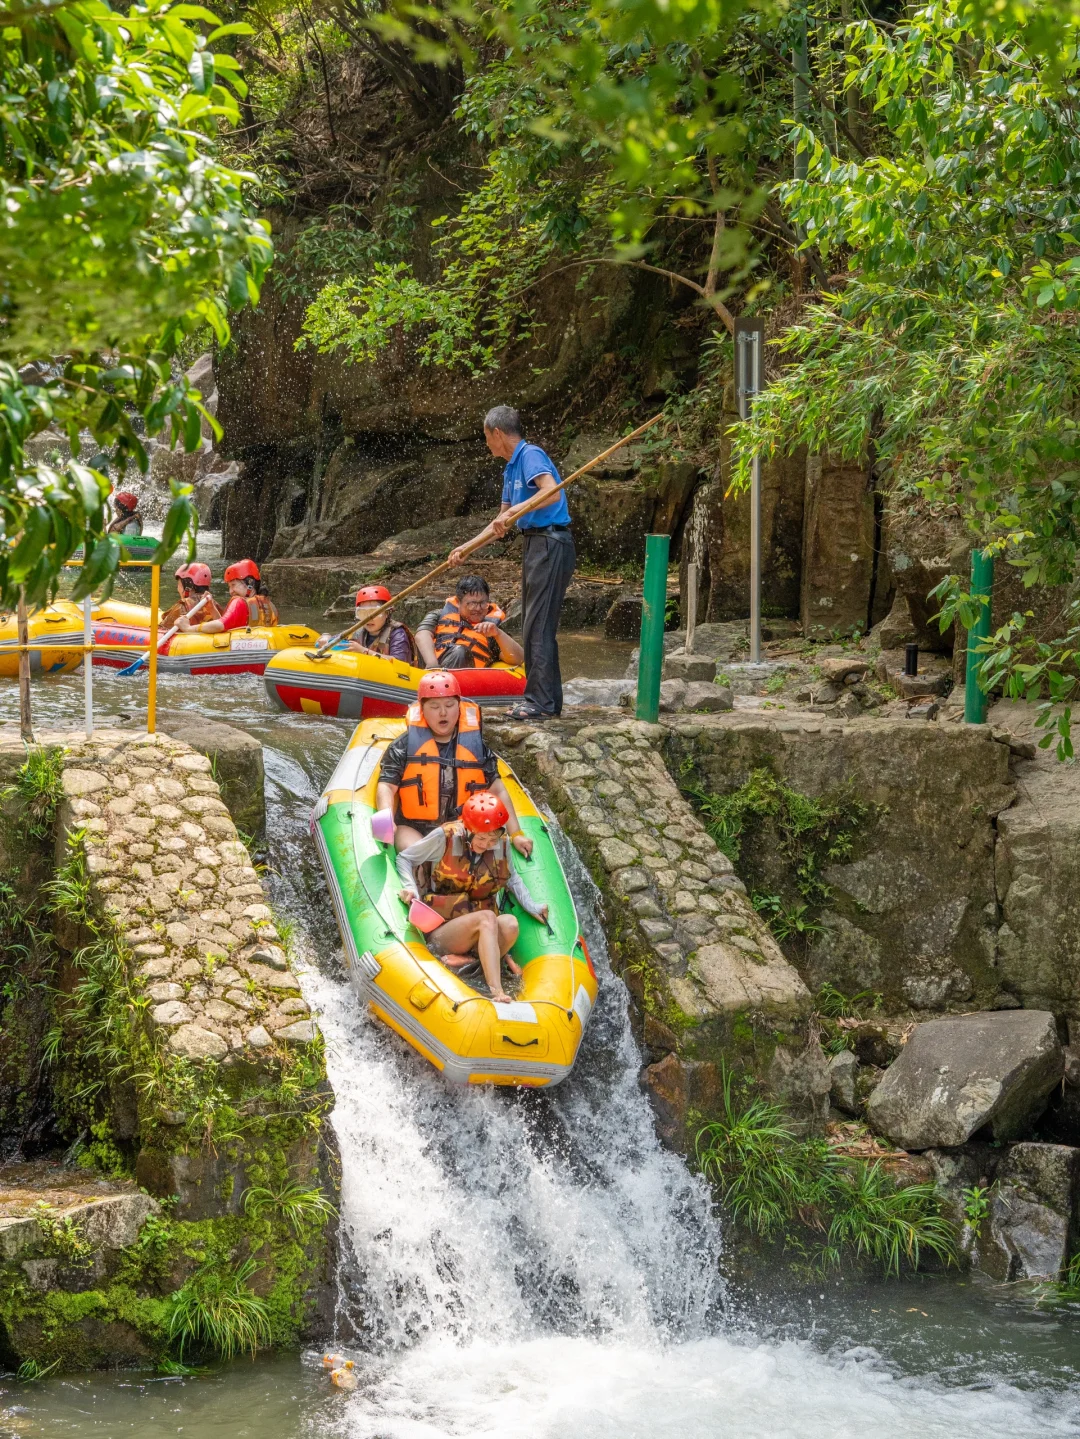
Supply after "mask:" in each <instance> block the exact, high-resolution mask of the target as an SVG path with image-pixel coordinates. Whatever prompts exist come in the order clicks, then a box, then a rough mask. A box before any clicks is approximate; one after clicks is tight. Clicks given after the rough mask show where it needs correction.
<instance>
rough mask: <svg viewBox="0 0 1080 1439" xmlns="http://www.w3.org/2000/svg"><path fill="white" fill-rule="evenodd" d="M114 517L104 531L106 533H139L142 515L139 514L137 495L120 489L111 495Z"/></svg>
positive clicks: (140, 531) (140, 532)
mask: <svg viewBox="0 0 1080 1439" xmlns="http://www.w3.org/2000/svg"><path fill="white" fill-rule="evenodd" d="M112 502H113V509H114V510H115V511H116V518H115V519H114V520H112V521H111V522H110V524H109V528H108V529H107V530H106V531H105V533H106V534H107V535H141V534H142V515H140V514H139V497H138V495H133V494H132V493H131V491H130V490H121V491H120V492H119V493H118V494H115V495H113V497H112Z"/></svg>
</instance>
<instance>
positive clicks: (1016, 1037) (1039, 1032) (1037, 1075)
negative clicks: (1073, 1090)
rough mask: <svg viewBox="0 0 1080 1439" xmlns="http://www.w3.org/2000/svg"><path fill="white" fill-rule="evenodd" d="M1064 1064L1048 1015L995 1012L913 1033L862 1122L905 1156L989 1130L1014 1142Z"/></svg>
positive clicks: (1035, 1115) (943, 1022) (931, 1024)
mask: <svg viewBox="0 0 1080 1439" xmlns="http://www.w3.org/2000/svg"><path fill="white" fill-rule="evenodd" d="M1063 1064H1064V1057H1063V1051H1062V1047H1061V1043H1060V1041H1059V1039H1058V1034H1057V1027H1056V1025H1055V1023H1054V1016H1053V1015H1052V1014H1049V1013H1047V1012H1046V1011H1044V1010H1023V1009H1013V1010H999V1011H996V1012H989V1013H983V1014H965V1015H959V1016H957V1017H955V1018H949V1019H934V1020H930V1021H929V1022H928V1023H926V1024H920V1025H918V1026H917V1027H916V1029H915V1031H914V1033H913V1034H912V1036H911V1038H910V1039H909V1040H908V1042H907V1044H906V1045H905V1046H904V1049H903V1050H902V1051H901V1054H900V1057H899V1059H897V1061H896V1062H895V1064H893V1065H891V1066H890V1068H889V1069H888V1070H887V1072H886V1074H885V1078H884V1079H883V1080H882V1081H881V1083H880V1084H879V1085H878V1086H877V1088H876V1089H875V1090H874V1093H873V1095H872V1096H871V1098H870V1102H869V1104H868V1105H867V1111H866V1117H867V1119H868V1121H869V1122H870V1125H871V1127H872V1128H873V1129H876V1130H877V1131H878V1133H879V1134H884V1135H885V1136H886V1138H888V1139H891V1140H892V1141H893V1143H894V1144H898V1145H900V1146H901V1148H903V1149H933V1148H937V1147H939V1146H940V1147H945V1148H948V1147H950V1146H953V1145H957V1144H964V1143H965V1142H966V1141H967V1140H969V1139H970V1138H971V1137H972V1135H973V1134H977V1133H978V1132H979V1131H980V1130H984V1129H985V1130H988V1131H989V1133H990V1134H991V1135H992V1137H993V1138H994V1139H997V1140H1004V1139H1017V1138H1019V1137H1020V1136H1021V1135H1022V1134H1023V1133H1024V1132H1025V1130H1026V1129H1027V1128H1028V1127H1029V1125H1031V1124H1032V1123H1033V1121H1034V1120H1036V1119H1037V1118H1038V1117H1039V1115H1040V1114H1041V1113H1042V1111H1043V1109H1044V1108H1045V1107H1046V1101H1047V1097H1048V1096H1049V1094H1050V1091H1051V1090H1052V1089H1053V1087H1054V1085H1055V1084H1057V1083H1058V1081H1059V1080H1060V1079H1061V1074H1062V1068H1063Z"/></svg>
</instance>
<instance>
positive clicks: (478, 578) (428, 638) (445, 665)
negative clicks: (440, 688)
mask: <svg viewBox="0 0 1080 1439" xmlns="http://www.w3.org/2000/svg"><path fill="white" fill-rule="evenodd" d="M505 619H506V614H505V612H504V611H503V610H501V609H500V608H499V607H498V605H494V604H492V603H491V591H490V589H489V588H488V582H487V580H485V579H484V577H483V576H482V575H463V576H462V577H461V579H460V580H459V581H458V584H457V588H456V589H455V590H454V593H453V594H452V595H450V596H449V597H448V598H447V600H446V603H445V604H444V605H443V607H442V609H441V610H432V611H431V613H430V614H427V615H425V616H424V618H423V619H422V620H421V621H420V624H419V626H418V627H417V631H416V647H417V649H418V650H419V651H420V658H421V659H422V660H423V662H424V665H425V666H426V668H428V669H443V670H468V669H487V668H488V666H489V665H493V664H498V663H499V661H500V660H501V661H502V662H503V663H504V664H508V665H519V664H520V663H521V661H522V659H523V658H524V656H525V651H524V650H523V649H522V648H521V646H520V645H519V644H518V642H517V640H515V639H512V638H511V637H510V636H509V635H508V634H506V633H505V632H504V630H503V629H502V628H501V626H502V622H503V620H505Z"/></svg>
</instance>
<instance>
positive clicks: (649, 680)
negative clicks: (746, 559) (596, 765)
mask: <svg viewBox="0 0 1080 1439" xmlns="http://www.w3.org/2000/svg"><path fill="white" fill-rule="evenodd" d="M670 546H671V536H670V535H646V536H645V597H644V603H643V604H642V606H641V653H640V655H639V656H638V675H637V708H636V709H635V711H634V713H635V714H636V715H637V717H638V719H639V720H647V721H648V723H649V724H655V723H656V721H657V720H658V719H659V717H660V675H661V672H662V671H663V668H664V611H665V609H666V608H667V570H668V550H669V548H670Z"/></svg>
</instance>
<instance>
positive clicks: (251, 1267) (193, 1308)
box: [168, 1259, 270, 1359]
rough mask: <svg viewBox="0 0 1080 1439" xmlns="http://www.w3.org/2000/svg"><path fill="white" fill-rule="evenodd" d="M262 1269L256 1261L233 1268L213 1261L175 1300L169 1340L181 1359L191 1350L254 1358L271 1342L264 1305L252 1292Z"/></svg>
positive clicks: (222, 1355)
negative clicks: (252, 1282)
mask: <svg viewBox="0 0 1080 1439" xmlns="http://www.w3.org/2000/svg"><path fill="white" fill-rule="evenodd" d="M259 1267H260V1266H259V1265H257V1264H256V1263H255V1261H254V1259H245V1260H244V1262H243V1263H242V1264H238V1265H237V1266H236V1268H235V1269H227V1268H225V1267H224V1266H222V1265H221V1264H220V1263H218V1262H216V1261H211V1262H210V1263H208V1264H204V1265H203V1267H202V1268H201V1269H200V1270H198V1271H197V1272H196V1273H195V1274H193V1275H192V1277H191V1278H190V1279H189V1280H188V1282H187V1283H186V1284H185V1285H184V1287H183V1288H182V1289H179V1290H178V1291H177V1292H176V1293H175V1294H174V1295H173V1302H172V1309H171V1311H170V1314H169V1322H168V1335H169V1340H170V1342H171V1343H174V1344H175V1345H176V1349H177V1353H178V1354H179V1356H180V1358H181V1359H182V1358H183V1356H184V1352H185V1350H187V1349H189V1348H193V1349H198V1350H202V1351H205V1352H209V1353H213V1354H216V1355H218V1356H219V1357H220V1358H222V1359H232V1358H234V1357H235V1356H236V1355H237V1354H250V1355H251V1357H252V1358H254V1357H255V1354H256V1352H257V1350H258V1349H259V1346H260V1345H266V1344H268V1343H269V1342H270V1315H269V1311H268V1310H267V1307H266V1301H265V1300H264V1299H260V1298H259V1296H258V1295H257V1294H253V1293H252V1292H251V1290H250V1289H249V1288H248V1281H249V1280H250V1279H251V1278H252V1277H253V1276H254V1275H255V1274H256V1273H258V1270H259Z"/></svg>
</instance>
